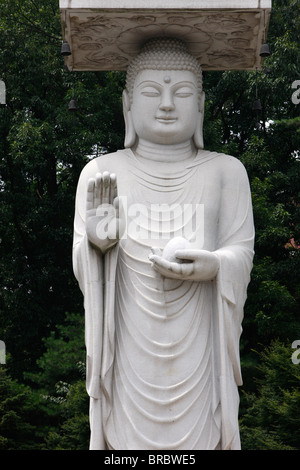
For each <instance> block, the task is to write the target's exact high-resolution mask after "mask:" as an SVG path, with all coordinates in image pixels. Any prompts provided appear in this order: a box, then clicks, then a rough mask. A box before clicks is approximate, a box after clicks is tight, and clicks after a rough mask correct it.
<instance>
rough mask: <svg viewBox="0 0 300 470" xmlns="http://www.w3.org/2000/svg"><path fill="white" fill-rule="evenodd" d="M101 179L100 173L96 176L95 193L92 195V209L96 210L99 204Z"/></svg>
mask: <svg viewBox="0 0 300 470" xmlns="http://www.w3.org/2000/svg"><path fill="white" fill-rule="evenodd" d="M102 185H103V177H102V174H101V173H97V174H96V181H95V193H94V207H95V208H97V207H98V206H99V205H100V204H101V194H102Z"/></svg>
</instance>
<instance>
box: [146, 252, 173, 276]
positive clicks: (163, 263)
mask: <svg viewBox="0 0 300 470" xmlns="http://www.w3.org/2000/svg"><path fill="white" fill-rule="evenodd" d="M149 260H150V261H152V263H153V264H154V265H156V266H157V267H160V268H162V269H164V270H166V271H172V272H175V273H176V272H178V266H180V265H179V264H178V263H172V262H170V261H168V260H166V259H165V258H162V257H161V256H158V255H150V256H149Z"/></svg>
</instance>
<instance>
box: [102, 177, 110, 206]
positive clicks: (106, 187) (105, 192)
mask: <svg viewBox="0 0 300 470" xmlns="http://www.w3.org/2000/svg"><path fill="white" fill-rule="evenodd" d="M109 192H110V175H109V173H108V171H105V172H104V173H103V186H102V201H101V204H109Z"/></svg>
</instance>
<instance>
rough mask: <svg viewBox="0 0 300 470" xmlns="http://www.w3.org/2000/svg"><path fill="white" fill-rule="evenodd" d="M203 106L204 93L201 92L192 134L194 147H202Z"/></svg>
mask: <svg viewBox="0 0 300 470" xmlns="http://www.w3.org/2000/svg"><path fill="white" fill-rule="evenodd" d="M204 106H205V93H204V91H202V92H201V96H200V102H199V111H198V116H197V126H196V131H195V134H194V144H195V146H196V148H198V149H203V148H204V142H203V121H204Z"/></svg>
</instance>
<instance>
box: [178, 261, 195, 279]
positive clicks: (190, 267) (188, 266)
mask: <svg viewBox="0 0 300 470" xmlns="http://www.w3.org/2000/svg"><path fill="white" fill-rule="evenodd" d="M180 267H181V274H182V276H183V277H187V276H190V275H191V274H193V272H194V269H195V267H194V263H182V264H180Z"/></svg>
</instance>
